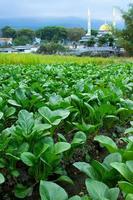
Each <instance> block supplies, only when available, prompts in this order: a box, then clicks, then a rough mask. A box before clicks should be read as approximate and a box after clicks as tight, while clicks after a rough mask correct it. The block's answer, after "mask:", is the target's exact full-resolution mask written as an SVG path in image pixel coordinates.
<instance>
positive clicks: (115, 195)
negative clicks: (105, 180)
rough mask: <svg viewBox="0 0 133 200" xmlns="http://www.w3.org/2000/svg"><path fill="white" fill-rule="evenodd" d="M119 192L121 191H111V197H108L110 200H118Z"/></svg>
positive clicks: (113, 189)
mask: <svg viewBox="0 0 133 200" xmlns="http://www.w3.org/2000/svg"><path fill="white" fill-rule="evenodd" d="M119 192H120V190H119V189H118V188H111V189H109V192H108V193H109V195H107V196H108V198H109V200H117V199H118V196H119Z"/></svg>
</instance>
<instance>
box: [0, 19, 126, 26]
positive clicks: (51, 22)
mask: <svg viewBox="0 0 133 200" xmlns="http://www.w3.org/2000/svg"><path fill="white" fill-rule="evenodd" d="M104 23H105V21H104V20H101V19H93V20H92V29H99V27H100V26H101V25H102V24H104ZM108 23H109V24H111V21H108ZM4 26H11V27H13V28H16V29H20V28H31V29H38V28H42V27H45V26H64V27H66V28H73V27H75V28H76V27H79V28H84V29H87V19H83V18H78V17H62V18H57V17H55V18H54V17H45V18H17V19H16V18H3V19H2V18H1V19H0V28H2V27H4ZM117 27H118V28H120V29H121V28H123V22H121V21H119V22H118V23H117Z"/></svg>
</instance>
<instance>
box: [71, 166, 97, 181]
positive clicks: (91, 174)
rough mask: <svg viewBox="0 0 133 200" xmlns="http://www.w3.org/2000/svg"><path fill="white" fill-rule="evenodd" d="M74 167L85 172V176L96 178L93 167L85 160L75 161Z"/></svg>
mask: <svg viewBox="0 0 133 200" xmlns="http://www.w3.org/2000/svg"><path fill="white" fill-rule="evenodd" d="M73 166H74V167H76V168H77V169H78V170H80V171H81V172H83V173H85V174H86V175H87V176H89V177H90V178H92V179H97V178H98V175H97V173H96V171H95V170H94V168H93V167H92V166H91V165H90V164H89V163H85V162H76V163H74V164H73Z"/></svg>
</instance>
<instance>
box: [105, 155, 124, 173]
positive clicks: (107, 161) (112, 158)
mask: <svg viewBox="0 0 133 200" xmlns="http://www.w3.org/2000/svg"><path fill="white" fill-rule="evenodd" d="M113 162H122V156H121V154H120V153H112V154H109V155H108V156H107V157H106V158H105V159H104V161H103V164H104V165H105V166H106V167H108V169H112V167H111V165H110V164H111V163H113Z"/></svg>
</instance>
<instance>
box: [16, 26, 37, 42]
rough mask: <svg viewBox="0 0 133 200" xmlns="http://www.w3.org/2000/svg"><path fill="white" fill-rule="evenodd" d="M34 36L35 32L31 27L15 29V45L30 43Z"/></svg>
mask: <svg viewBox="0 0 133 200" xmlns="http://www.w3.org/2000/svg"><path fill="white" fill-rule="evenodd" d="M34 38H35V32H34V31H33V30H31V29H21V30H18V31H17V36H16V38H15V40H14V44H15V45H25V44H32V43H33V40H34Z"/></svg>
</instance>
